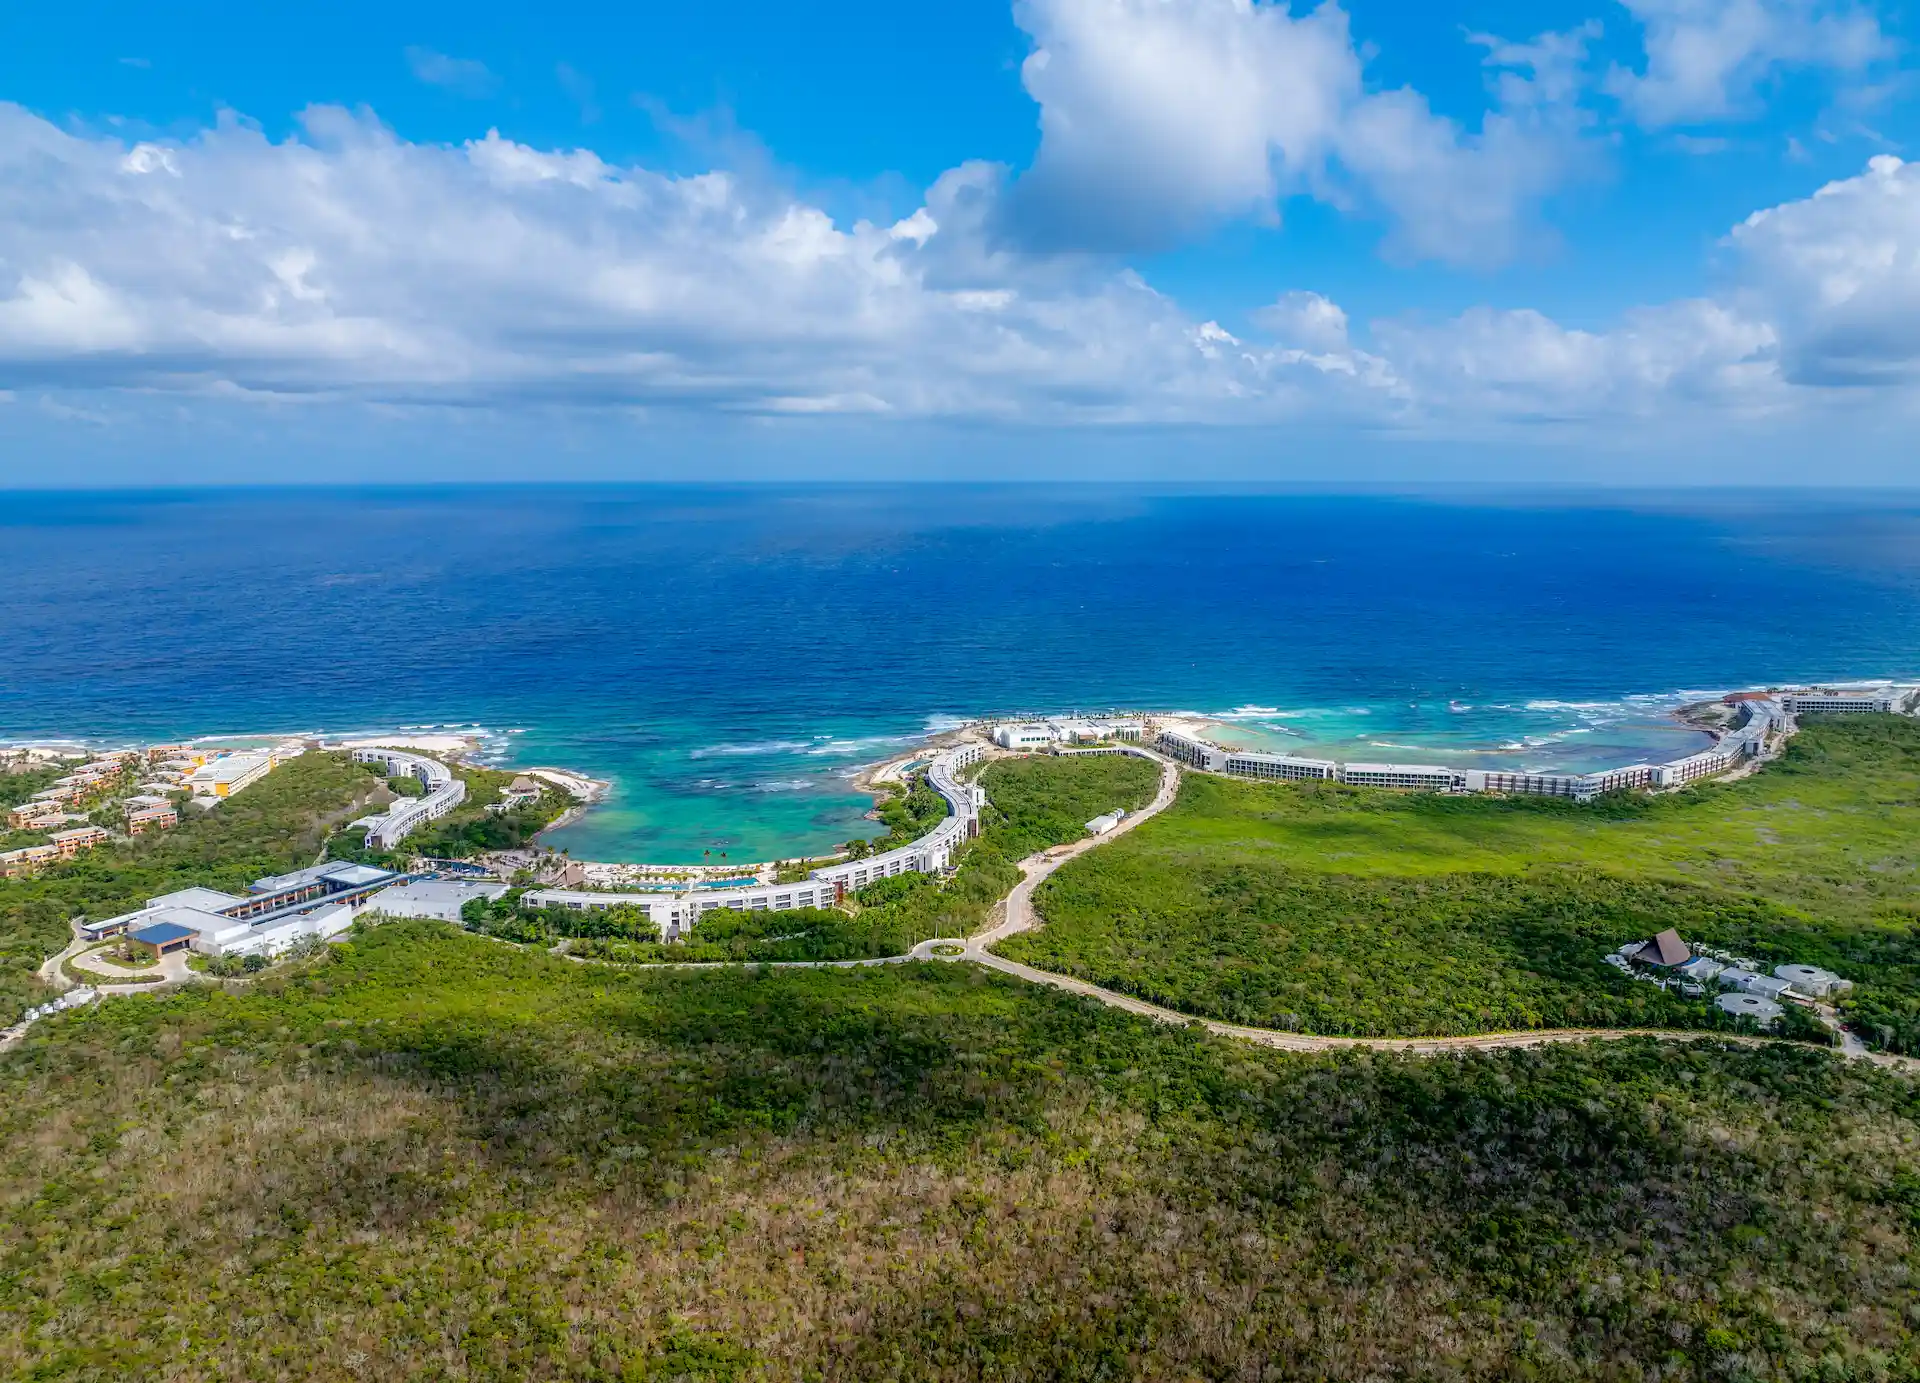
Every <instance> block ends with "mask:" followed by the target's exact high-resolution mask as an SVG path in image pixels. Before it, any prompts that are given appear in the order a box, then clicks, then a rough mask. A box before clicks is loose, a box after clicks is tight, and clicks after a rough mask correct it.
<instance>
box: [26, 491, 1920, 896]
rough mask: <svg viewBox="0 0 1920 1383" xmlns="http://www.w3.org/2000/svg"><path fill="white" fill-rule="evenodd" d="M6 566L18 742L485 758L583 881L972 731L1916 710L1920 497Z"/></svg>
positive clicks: (38, 524)
mask: <svg viewBox="0 0 1920 1383" xmlns="http://www.w3.org/2000/svg"><path fill="white" fill-rule="evenodd" d="M0 558H4V571H5V578H4V580H5V590H6V595H5V600H4V604H3V605H0V648H4V650H5V652H4V659H3V661H0V739H7V740H16V741H17V740H30V739H35V738H46V737H57V736H79V737H86V738H91V739H101V740H112V739H117V738H122V737H125V738H130V739H131V738H149V739H158V738H171V737H175V736H190V735H237V734H243V733H265V732H295V731H326V732H347V731H353V730H387V729H392V728H395V727H401V726H409V727H417V726H461V727H470V728H474V729H476V730H477V731H479V732H480V733H482V734H483V735H484V736H485V742H486V746H487V751H486V752H487V754H488V755H489V757H491V758H492V759H493V760H495V761H497V762H501V763H504V764H513V763H517V764H523V765H530V764H557V765H562V766H567V767H573V768H578V769H581V770H583V771H585V772H588V773H590V774H593V775H594V776H597V777H601V778H607V779H610V780H612V782H613V783H614V785H615V786H614V791H613V794H612V797H611V798H610V800H609V801H608V802H607V804H606V805H605V806H603V807H601V808H599V809H596V810H595V811H594V812H593V813H591V814H589V815H588V816H587V817H586V818H585V819H584V820H583V821H581V822H579V823H578V824H576V825H574V826H572V827H569V828H567V830H566V831H564V832H562V833H561V834H560V835H559V836H558V837H557V839H556V841H555V843H556V844H564V845H568V846H570V847H571V848H572V849H573V852H574V854H575V855H576V856H577V857H582V858H598V859H632V860H650V861H664V860H675V859H689V858H699V857H700V855H701V852H702V851H703V850H708V849H711V850H715V851H718V850H720V849H725V850H727V851H729V853H730V854H731V856H732V857H733V858H736V859H738V858H765V857H771V856H777V855H787V854H794V853H799V852H801V851H805V850H811V849H819V848H823V847H826V846H828V845H831V844H833V843H836V842H838V841H841V840H845V839H846V838H848V837H849V836H851V835H853V834H855V833H857V832H859V831H860V829H861V827H862V824H863V823H862V822H861V820H860V816H861V813H862V812H863V811H864V810H865V808H866V806H867V805H868V804H867V802H866V800H865V799H864V798H862V797H860V796H858V795H856V794H854V793H852V792H851V791H850V786H849V774H850V771H851V770H852V769H853V768H854V767H856V766H858V765H860V764H862V763H867V762H872V761H874V760H876V759H880V758H884V757H887V756H888V755H890V754H895V753H899V752H902V751H903V749H904V747H905V746H908V745H910V744H912V743H913V742H914V740H915V739H916V737H918V736H920V735H923V734H924V733H926V732H927V731H928V730H929V729H937V728H939V727H941V726H944V725H948V724H951V723H952V722H953V721H954V720H956V719H958V718H962V717H972V716H981V715H1000V714H1013V713H1018V712H1023V711H1026V712H1056V711H1070V710H1082V711H1094V710H1099V709H1103V708H1109V707H1129V708H1137V709H1152V710H1162V711H1175V710H1187V711H1192V712H1196V713H1200V714H1204V715H1208V716H1214V717H1219V718H1221V719H1223V720H1224V721H1225V722H1226V723H1227V724H1228V725H1230V726H1232V727H1234V732H1235V733H1237V734H1239V735H1241V736H1242V737H1243V738H1245V739H1247V740H1248V741H1250V742H1257V743H1262V744H1279V745H1285V746H1289V747H1292V748H1296V749H1301V750H1310V749H1313V748H1326V749H1330V750H1333V751H1335V752H1337V753H1338V754H1339V755H1341V756H1344V757H1350V758H1361V757H1364V758H1374V759H1401V760H1406V759H1415V758H1421V757H1424V758H1429V759H1431V758H1435V757H1438V758H1442V759H1448V760H1453V761H1468V762H1474V763H1479V764H1484V765H1487V766H1516V767H1519V766H1540V767H1569V768H1586V767H1594V766H1599V765H1601V764H1606V763H1620V762H1631V761H1633V760H1635V759H1644V758H1648V757H1653V756H1660V757H1671V756H1673V755H1674V754H1675V753H1678V752H1683V751H1684V750H1685V749H1686V748H1689V747H1691V745H1690V743H1689V742H1688V739H1689V737H1688V735H1687V733H1686V732H1684V731H1682V730H1681V729H1679V728H1678V727H1677V726H1676V725H1675V724H1674V723H1673V722H1672V721H1671V720H1670V718H1669V717H1668V715H1667V711H1668V710H1669V709H1670V708H1671V707H1672V706H1674V705H1676V704H1678V703H1679V702H1680V701H1682V700H1684V699H1686V698H1687V697H1689V696H1690V695H1695V694H1699V693H1705V692H1711V691H1718V690H1722V689H1727V688H1732V687H1739V686H1747V685H1752V684H1758V683H1765V682H1767V681H1770V680H1785V679H1801V678H1809V679H1821V678H1832V679H1841V678H1862V677H1877V676H1885V675H1907V676H1912V675H1914V674H1916V673H1920V495H1894V496H1887V495H1878V496H1851V497H1850V496H1846V495H1806V494H1799V495H1771V496H1770V495H1753V494H1740V495H1717V496H1715V495H1700V494H1666V495H1661V494H1643V495H1632V496H1627V495H1572V494H1562V495H1557V496H1556V495H1550V494H1530V495H1523V494H1505V495H1503V494H1497V493H1493V492H1467V491H1460V492H1449V493H1445V494H1439V495H1427V496H1393V495H1365V496H1353V495H1333V494H1298V493H1293V494H1266V493H1226V492H1209V493H1198V494H1193V493H1186V494H1183V493H1174V492H1170V491H1165V490H1155V489H1141V488H1096V487H984V486H983V487H942V486H911V485H903V486H897V487H848V486H836V487H818V488H798V489H770V488H762V487H716V488H689V487H630V488H606V489H589V488H551V489H545V488H512V489H501V488H475V489H453V490H447V489H439V490H418V491H410V490H346V489H342V490H256V491H203V492H155V493H137V494H136V493H72V494H49V493H21V492H15V493H8V494H4V495H0Z"/></svg>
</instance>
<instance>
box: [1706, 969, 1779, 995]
mask: <svg viewBox="0 0 1920 1383" xmlns="http://www.w3.org/2000/svg"><path fill="white" fill-rule="evenodd" d="M1719 979H1720V985H1721V987H1722V988H1723V989H1737V990H1740V991H1741V992H1742V993H1746V994H1757V995H1759V996H1760V997H1761V998H1762V999H1773V1000H1776V1001H1778V1000H1780V999H1783V998H1785V997H1786V996H1787V995H1788V994H1790V993H1791V992H1792V991H1793V986H1792V985H1790V984H1788V983H1787V982H1786V981H1785V980H1783V979H1779V978H1777V977H1776V976H1773V975H1762V974H1759V973H1757V972H1756V971H1752V970H1723V971H1722V972H1721V973H1720V976H1719Z"/></svg>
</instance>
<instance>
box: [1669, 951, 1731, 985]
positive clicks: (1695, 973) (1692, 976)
mask: <svg viewBox="0 0 1920 1383" xmlns="http://www.w3.org/2000/svg"><path fill="white" fill-rule="evenodd" d="M1726 968H1727V967H1726V966H1724V965H1722V964H1721V963H1720V962H1719V961H1717V960H1714V959H1713V958H1712V957H1711V956H1695V957H1694V958H1693V959H1692V960H1690V961H1688V962H1687V963H1686V964H1685V965H1681V966H1676V967H1675V969H1674V973H1675V974H1677V975H1679V976H1680V977H1681V978H1682V979H1685V980H1689V981H1691V982H1693V983H1694V984H1708V983H1710V982H1712V981H1714V980H1717V979H1719V978H1720V972H1721V971H1723V970H1725V969H1726Z"/></svg>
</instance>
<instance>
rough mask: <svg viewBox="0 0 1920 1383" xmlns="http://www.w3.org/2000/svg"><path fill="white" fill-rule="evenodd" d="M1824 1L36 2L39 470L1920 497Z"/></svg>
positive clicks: (1859, 12)
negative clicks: (1658, 489)
mask: <svg viewBox="0 0 1920 1383" xmlns="http://www.w3.org/2000/svg"><path fill="white" fill-rule="evenodd" d="M1913 40H1914V27H1913V25H1912V23H1911V22H1910V21H1909V19H1908V18H1907V16H1906V15H1905V14H1904V13H1903V12H1901V11H1900V10H1897V9H1895V8H1893V7H1891V6H1886V5H1875V4H1872V3H1831V2H1830V0H1632V2H1631V4H1601V3H1578V2H1577V0H1547V3H1535V4H1530V5H1519V4H1513V3H1463V4H1425V5H1413V4H1409V3H1388V2H1387V0H1349V3H1348V4H1346V5H1345V6H1344V7H1341V6H1334V5H1325V6H1320V7H1308V6H1304V5H1302V6H1295V7H1293V8H1292V9H1288V8H1287V7H1286V6H1284V5H1273V4H1256V3H1252V0H1019V2H1018V3H1015V4H1011V5H1002V4H991V3H977V4H969V5H964V6H902V5H898V4H892V5H879V4H872V3H865V0H858V2H856V3H844V4H839V5H833V6H826V5H795V4H784V5H774V4H762V3H757V2H751V0H750V2H748V3H737V4H734V5H731V6H724V7H722V6H674V7H668V6H656V5H645V4H641V5H633V6H625V7H612V6H608V7H597V6H596V7H586V6H579V5H565V4H562V5H550V6H548V7H545V8H542V9H540V10H538V11H533V10H529V9H527V8H526V7H524V6H505V5H474V4H463V5H459V6H455V5H450V4H446V5H421V4H414V5H394V4H387V5H378V6H376V5H371V4H365V3H358V2H357V0H356V2H355V3H345V4H336V5H334V6H330V7H327V8H326V10H325V11H324V12H320V13H318V14H316V13H312V12H300V11H285V10H284V9H275V8H274V7H254V8H252V9H250V10H247V11H236V10H235V9H234V8H233V7H231V6H225V5H223V6H219V7H215V6H213V5H210V4H201V5H184V4H176V5H170V6H167V7H165V8H164V9H162V8H157V7H154V6H151V5H148V6H139V7H135V6H131V5H125V4H101V3H72V4H67V5H64V6H59V7H36V8H35V9H34V10H33V11H32V12H20V13H12V14H9V15H8V16H7V17H6V18H5V19H4V20H0V103H5V104H4V105H0V448H4V450H0V482H4V483H10V484H24V485H34V484H52V483H76V482H78V483H89V482H98V483H117V482H122V481H126V480H131V479H142V480H147V479H158V480H164V481H180V482H191V481H195V480H222V481H226V480H268V481H273V480H311V479H328V478H336V477H337V478H343V479H346V478H351V479H363V478H372V477H392V478H422V479H454V478H545V477H554V476H572V475H578V476H580V477H581V478H597V477H602V476H644V475H653V474H660V475H689V474H692V475H700V474H730V475H731V474H740V475H767V476H811V475H841V474H845V475H865V474H876V473H880V474H919V473H924V474H928V475H941V476H951V475H972V474H980V475H992V474H1032V473H1054V474H1068V475H1087V476H1099V475H1108V474H1111V475H1128V476H1135V475H1170V476H1181V475H1189V474H1206V475H1219V476H1223V477H1227V476H1231V477H1256V478H1274V479H1313V480H1335V481H1337V480H1340V479H1342V478H1354V479H1375V478H1413V479H1435V480H1447V479H1482V478H1492V479H1512V478H1526V479H1555V478H1561V477H1565V478H1572V479H1581V480H1592V479H1599V480H1607V479H1619V480H1623V481H1632V482H1634V483H1644V482H1645V481H1647V480H1649V479H1661V478H1690V479H1700V480H1709V481H1714V480H1735V479H1745V480H1780V479H1805V478H1808V477H1807V474H1806V472H1807V466H1808V462H1809V460H1810V459H1817V460H1818V462H1819V476H1818V478H1819V479H1821V480H1823V481H1828V482H1832V481H1842V480H1859V481H1863V482H1875V483H1887V482H1895V483H1909V482H1911V481H1912V480H1914V479H1916V478H1920V477H1916V474H1915V471H1914V468H1913V463H1912V462H1911V460H1910V459H1909V450H1908V446H1907V442H1906V439H1907V437H1908V436H1910V435H1911V425H1912V423H1913V421H1914V418H1913V404H1914V390H1913V384H1914V371H1915V366H1916V363H1920V311H1916V309H1920V166H1917V165H1912V164H1907V163H1905V162H1904V161H1903V160H1904V158H1905V156H1906V154H1907V153H1909V152H1911V150H1912V148H1913V145H1914V142H1915V139H1916V136H1920V128H1916V124H1917V121H1920V116H1917V115H1916V112H1917V111H1920V103H1917V102H1916V99H1915V98H1916V92H1915V88H1914V85H1913V77H1914V72H1915V63H1916V59H1915V55H1914V49H1913Z"/></svg>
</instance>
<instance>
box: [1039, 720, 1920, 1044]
mask: <svg viewBox="0 0 1920 1383" xmlns="http://www.w3.org/2000/svg"><path fill="white" fill-rule="evenodd" d="M1036 901H1037V904H1038V907H1039V909H1040V911H1041V913H1042V915H1043V916H1044V917H1045V918H1046V919H1047V925H1046V927H1045V928H1044V929H1042V930H1040V931H1038V932H1034V933H1028V934H1026V935H1022V936H1019V937H1015V938H1011V939H1010V940H1008V941H1007V942H1005V943H1003V944H1002V948H1001V949H1002V950H1003V951H1005V953H1006V954H1008V955H1009V956H1012V957H1015V958H1017V959H1020V960H1023V961H1026V962H1027V963H1029V964H1033V965H1039V966H1044V967H1047V968H1050V969H1056V970H1062V971H1066V972H1068V973H1071V974H1076V975H1080V976H1082V977H1084V978H1087V979H1091V980H1094V981H1095V982H1097V983H1099V984H1102V985H1106V986H1108V987H1111V988H1115V989H1120V990H1123V991H1125V992H1128V993H1133V994H1138V995H1140V996H1142V997H1145V998H1150V999H1153V1000H1154V1001H1156V1002H1159V1003H1163V1004H1166V1005H1168V1006H1170V1007H1174V1008H1178V1009H1181V1010H1183V1011H1186V1012H1192V1013H1201V1014H1207V1015H1209V1016H1219V1017H1225V1018H1230V1019H1234V1020H1237V1021H1242V1022H1252V1023H1261V1024H1266V1025H1271V1026H1279V1027H1293V1028H1298V1029H1301V1030H1305V1031H1315V1032H1329V1033H1363V1034H1387V1033H1402V1034H1442V1033H1463V1032H1474V1031H1487V1030H1491V1029H1507V1028H1533V1027H1556V1026H1567V1025H1582V1024H1601V1025H1608V1026H1634V1025H1639V1024H1642V1023H1662V1024H1684V1025H1689V1026H1697V1025H1701V1024H1705V1023H1711V1022H1713V1021H1715V1020H1714V1018H1713V1016H1712V1015H1711V1014H1710V1013H1709V1012H1708V1011H1707V1010H1706V1008H1705V1006H1704V1005H1701V1004H1699V1003H1685V1002H1682V1001H1679V1000H1677V999H1669V998H1667V997H1666V996H1665V995H1663V994H1661V993H1660V992H1659V991H1657V990H1655V989H1653V988H1652V987H1651V986H1648V985H1644V984H1635V983H1632V982H1629V981H1626V980H1624V979H1622V978H1621V977H1619V976H1617V975H1616V974H1615V973H1614V972H1612V971H1610V970H1609V969H1608V968H1607V967H1605V966H1603V965H1601V964H1600V963H1599V958H1600V956H1601V955H1603V954H1604V953H1605V952H1606V951H1608V950H1610V949H1612V948H1613V947H1614V946H1616V945H1618V944H1620V943H1621V942H1624V941H1628V940H1632V939H1635V938H1638V937H1643V936H1646V935H1649V934H1651V933H1652V932H1654V931H1657V930H1659V929H1660V928H1662V927H1667V926H1672V927H1676V928H1678V930H1679V931H1680V933H1681V934H1682V935H1683V936H1686V937H1688V938H1690V939H1694V940H1698V941H1703V942H1708V943H1716V944H1720V945H1723V946H1726V947H1729V948H1731V949H1734V950H1737V951H1740V952H1742V953H1745V954H1750V955H1753V956H1755V957H1758V958H1760V959H1763V960H1766V961H1767V962H1769V963H1777V962H1781V961H1787V960H1801V961H1809V962H1813V963H1815V964H1820V965H1826V966H1830V967H1831V968H1833V969H1835V970H1837V971H1839V972H1840V973H1841V974H1843V975H1846V976H1848V977H1850V978H1853V979H1855V980H1856V981H1859V982H1860V987H1859V989H1858V990H1857V992H1856V994H1855V996H1854V998H1853V1000H1852V1001H1851V1012H1852V1014H1853V1015H1854V1016H1855V1018H1856V1019H1857V1020H1858V1021H1859V1022H1860V1023H1861V1024H1862V1026H1864V1027H1865V1028H1866V1029H1867V1030H1868V1031H1869V1033H1870V1034H1871V1035H1872V1036H1873V1037H1875V1038H1876V1039H1877V1040H1878V1041H1879V1042H1880V1043H1881V1044H1883V1045H1887V1046H1890V1047H1893V1048H1895V1049H1898V1050H1908V1051H1912V1050H1920V722H1916V721H1912V720H1906V719H1896V718H1894V717H1890V716H1889V717H1871V718H1856V719H1846V720H1836V721H1830V722H1823V723H1812V724H1809V725H1808V726H1807V728H1806V729H1805V730H1804V731H1803V732H1802V733H1801V734H1800V735H1799V736H1798V737H1797V738H1796V739H1795V740H1794V741H1793V742H1792V746H1791V748H1790V749H1789V751H1788V753H1787V755H1786V757H1785V758H1784V760H1783V761H1782V762H1780V763H1777V764H1774V765H1771V766H1769V767H1768V768H1767V769H1765V770H1764V771H1763V772H1761V773H1760V774H1758V775H1756V776H1754V777H1751V778H1748V779H1745V780H1743V781H1740V782H1736V783H1730V784H1726V785H1721V786H1709V787H1704V788H1700V789H1697V790H1695V791H1692V792H1687V793H1682V794H1676V795H1671V796H1662V797H1657V798H1647V797H1633V798H1621V799H1618V800H1609V801H1606V802H1603V803H1600V804H1597V805H1594V806H1589V807H1582V806H1578V805H1576V804H1573V803H1567V802H1558V801H1549V800H1539V799H1524V798H1523V799H1515V800H1499V799H1490V798H1479V797H1460V798H1447V797H1434V796H1420V795H1402V794H1395V793H1387V792H1373V791H1367V790H1364V789H1351V788H1345V787H1341V786H1338V785H1331V784H1312V785H1283V784H1259V783H1240V782H1234V781H1230V780H1225V779H1220V778H1207V777H1201V776H1198V775H1189V777H1188V778H1187V780H1186V781H1185V783H1184V784H1183V785H1182V790H1181V795H1180V799H1179V801H1178V803H1176V805H1175V806H1174V807H1173V808H1171V809H1170V810H1168V811H1167V812H1165V813H1163V814H1162V815H1161V816H1159V817H1157V818H1155V819H1154V820H1153V821H1151V822H1148V823H1146V824H1145V825H1144V826H1142V827H1141V828H1140V829H1139V830H1137V831H1134V832H1132V833H1131V834H1129V835H1127V836H1126V837H1124V838H1123V839H1121V840H1119V841H1116V842H1115V843H1114V844H1112V845H1111V846H1107V847H1104V848H1102V849H1100V850H1097V851H1094V852H1092V853H1090V854H1088V855H1087V856H1085V857H1083V858H1081V859H1079V860H1076V861H1074V862H1073V863H1071V864H1069V865H1068V866H1066V867H1065V868H1063V869H1062V870H1060V872H1059V873H1058V874H1057V875H1055V877H1054V878H1053V879H1052V880H1050V881H1049V882H1048V883H1047V884H1046V885H1045V886H1044V887H1043V888H1042V889H1041V890H1040V892H1039V896H1038V898H1037V900H1036Z"/></svg>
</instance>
